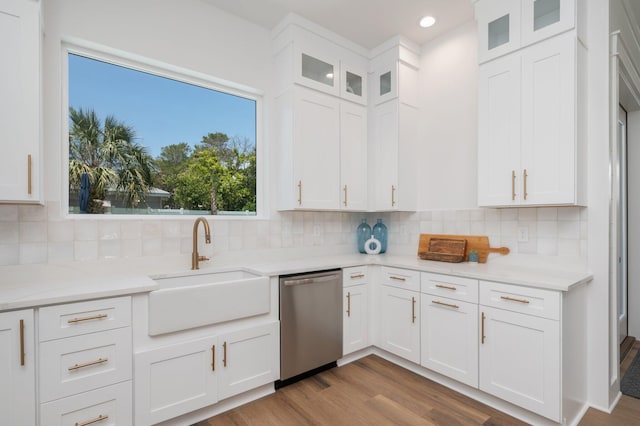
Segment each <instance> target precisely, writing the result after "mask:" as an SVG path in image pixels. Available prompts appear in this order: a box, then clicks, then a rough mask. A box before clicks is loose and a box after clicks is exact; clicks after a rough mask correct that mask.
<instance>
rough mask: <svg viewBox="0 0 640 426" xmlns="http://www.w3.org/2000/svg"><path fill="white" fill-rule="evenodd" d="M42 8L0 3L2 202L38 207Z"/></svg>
mask: <svg viewBox="0 0 640 426" xmlns="http://www.w3.org/2000/svg"><path fill="white" fill-rule="evenodd" d="M40 3H41V2H38V1H28V0H5V1H3V2H2V3H1V4H0V57H1V58H2V63H3V66H2V67H0V93H1V94H2V95H1V96H0V129H2V140H1V142H0V147H2V156H1V157H0V201H13V202H42V196H41V191H42V189H41V187H40V182H41V181H40V174H39V170H40V164H39V162H40V158H41V153H40V150H41V142H40V128H41V122H40V90H41V84H40V39H41V35H40V10H39V8H40Z"/></svg>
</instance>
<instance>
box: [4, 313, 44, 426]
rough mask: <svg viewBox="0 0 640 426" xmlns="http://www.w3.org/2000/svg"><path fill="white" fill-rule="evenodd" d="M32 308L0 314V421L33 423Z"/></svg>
mask: <svg viewBox="0 0 640 426" xmlns="http://www.w3.org/2000/svg"><path fill="white" fill-rule="evenodd" d="M34 335H35V334H34V321H33V311H32V310H30V309H28V310H24V311H15V312H6V313H2V314H0V377H1V378H2V386H0V424H2V425H16V426H19V425H24V426H30V425H34V424H35V423H36V407H35V400H36V392H35V386H36V384H35V373H34V372H35V351H34V347H35V343H34Z"/></svg>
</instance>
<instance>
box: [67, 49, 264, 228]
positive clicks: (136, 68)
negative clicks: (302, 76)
mask: <svg viewBox="0 0 640 426" xmlns="http://www.w3.org/2000/svg"><path fill="white" fill-rule="evenodd" d="M66 66H67V68H66V69H67V77H68V78H67V94H68V96H67V100H68V109H67V111H68V114H67V115H66V117H65V120H66V121H67V123H65V124H66V126H67V134H68V141H69V144H68V161H67V168H66V170H67V179H68V180H67V181H68V212H69V214H72V215H75V214H83V213H89V214H91V213H94V214H118V215H163V216H167V215H226V216H230V215H234V216H255V215H256V213H257V211H258V198H259V196H260V194H259V193H258V188H259V182H258V169H259V163H260V158H259V155H260V149H259V148H260V146H259V137H258V134H259V132H258V129H259V124H258V121H259V120H258V118H259V117H260V107H261V97H260V96H259V94H258V93H257V92H255V91H252V89H246V88H243V87H240V86H239V85H234V84H233V83H228V84H225V83H227V82H220V81H219V80H217V79H214V78H212V77H209V76H203V75H200V74H196V73H191V72H188V71H184V70H177V68H175V67H171V66H166V67H164V66H157V65H156V64H153V65H151V63H149V64H147V63H144V62H138V61H133V60H130V59H128V58H125V57H119V56H113V55H109V54H104V55H103V54H100V53H96V52H95V51H89V50H84V49H78V50H76V49H72V48H70V49H68V51H67V52H66Z"/></svg>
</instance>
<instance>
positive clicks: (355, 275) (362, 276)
mask: <svg viewBox="0 0 640 426" xmlns="http://www.w3.org/2000/svg"><path fill="white" fill-rule="evenodd" d="M350 278H351V279H352V280H357V279H358V278H364V274H354V275H351V277H350Z"/></svg>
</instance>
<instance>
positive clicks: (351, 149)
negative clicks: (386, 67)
mask: <svg viewBox="0 0 640 426" xmlns="http://www.w3.org/2000/svg"><path fill="white" fill-rule="evenodd" d="M340 181H341V185H340V188H341V192H342V193H341V200H340V208H341V209H343V210H357V211H363V210H366V209H367V108H366V107H364V106H361V105H356V104H352V103H350V102H341V104H340Z"/></svg>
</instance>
